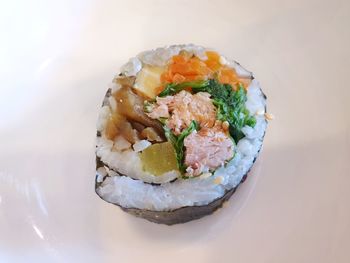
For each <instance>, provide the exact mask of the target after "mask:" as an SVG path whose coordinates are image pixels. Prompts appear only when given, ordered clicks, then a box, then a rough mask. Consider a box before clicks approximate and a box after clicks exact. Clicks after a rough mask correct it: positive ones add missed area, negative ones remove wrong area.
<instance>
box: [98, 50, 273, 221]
mask: <svg viewBox="0 0 350 263" xmlns="http://www.w3.org/2000/svg"><path fill="white" fill-rule="evenodd" d="M268 117H269V115H268V114H267V113H266V97H265V95H264V93H263V92H262V90H261V88H260V86H259V83H258V81H257V80H255V79H254V77H253V74H252V73H251V72H249V71H247V70H246V69H244V68H243V67H242V66H241V65H240V64H238V63H237V62H236V61H234V60H230V59H228V58H226V57H224V56H222V55H220V54H219V53H218V52H216V51H214V50H212V49H207V48H204V47H201V46H196V45H192V44H190V45H173V46H168V47H163V48H157V49H155V50H150V51H145V52H142V53H140V54H138V55H137V56H136V57H133V58H131V59H130V60H129V61H128V62H127V63H126V64H125V65H124V66H122V67H121V70H120V73H119V74H118V75H117V76H115V78H114V79H113V81H112V83H111V84H110V86H109V88H108V90H107V93H106V95H105V97H104V100H103V103H102V108H101V109H100V113H99V117H98V121H97V140H96V179H95V190H96V193H97V194H98V195H99V196H100V197H101V198H102V199H103V200H105V201H107V202H109V203H112V204H115V205H118V206H119V207H121V208H122V209H123V210H124V211H126V212H128V213H130V214H133V215H136V216H138V217H142V218H145V219H147V220H149V221H152V222H156V223H161V224H167V225H172V224H178V223H184V222H188V221H190V220H194V219H198V218H201V217H203V216H205V215H209V214H211V213H213V212H214V211H215V210H216V209H218V208H219V207H221V206H222V204H223V202H224V201H226V200H228V199H229V198H230V197H231V195H232V194H233V193H234V191H235V189H236V188H237V187H238V185H239V184H240V183H242V182H243V181H244V180H245V178H246V177H247V173H248V172H249V170H250V168H251V167H252V165H253V163H254V161H255V159H256V158H257V156H258V154H259V151H260V149H261V146H262V142H263V138H264V135H265V130H266V126H267V119H268Z"/></svg>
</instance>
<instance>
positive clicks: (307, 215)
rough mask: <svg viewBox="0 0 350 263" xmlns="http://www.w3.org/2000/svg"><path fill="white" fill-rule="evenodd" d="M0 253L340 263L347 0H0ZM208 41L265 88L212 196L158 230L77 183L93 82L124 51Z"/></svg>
mask: <svg viewBox="0 0 350 263" xmlns="http://www.w3.org/2000/svg"><path fill="white" fill-rule="evenodd" d="M0 22H1V23H0V29H1V31H0V32H1V34H0V47H1V48H0V57H1V59H0V72H1V75H0V76H1V83H0V84H1V85H0V91H1V93H0V94H1V95H0V145H1V150H0V211H1V212H0V262H155V261H156V262H157V261H159V262H164V261H166V262H168V263H172V262H193V263H195V262H201V263H204V262H208V263H209V262H276V263H279V262H284V263H286V262H293V263H294V262H320V263H321V262H322V263H323V262H344V263H345V262H350V209H349V208H350V205H349V200H350V190H349V189H350V118H349V113H350V103H349V100H350V91H349V90H350V88H349V84H348V83H349V82H348V77H349V73H350V52H349V48H350V30H349V27H350V2H349V1H347V0H334V1H330V0H329V1H301V0H294V1H277V0H276V1H273V0H269V1H203V0H202V1H160V0H158V1H156V0H153V1H92V0H90V1H82V0H81V1H68V0H67V1H30V2H29V1H23V2H21V1H7V2H6V1H3V2H2V4H1V8H0ZM173 43H195V44H200V45H204V46H208V47H213V48H216V49H217V50H219V51H220V52H222V53H223V54H225V55H227V56H228V57H231V58H234V59H236V60H238V61H239V62H241V64H242V65H243V66H245V67H247V68H248V69H250V70H251V71H253V72H255V76H256V78H257V79H258V80H259V81H260V83H261V85H262V87H263V89H264V91H265V93H266V94H267V96H268V109H269V111H270V112H271V113H273V114H274V115H275V116H276V119H275V120H274V121H273V122H271V123H270V125H269V127H268V131H267V135H266V140H265V144H264V149H263V152H262V153H261V156H260V158H259V160H258V162H257V163H256V165H255V167H254V169H253V171H252V172H251V173H250V177H249V178H248V180H247V181H246V182H245V183H244V184H243V185H242V186H241V188H240V189H239V190H238V192H237V193H236V194H235V195H234V196H233V198H232V199H231V200H230V202H229V203H227V204H226V205H225V209H221V210H220V211H218V212H217V213H215V214H214V215H212V216H210V217H206V218H203V219H201V220H199V221H194V222H191V223H188V224H184V225H178V226H173V227H167V226H160V225H155V224H151V223H149V222H146V221H144V220H140V219H137V218H134V217H131V216H129V215H127V214H125V213H123V212H122V211H121V210H119V209H118V208H116V207H114V206H112V205H109V204H107V203H105V202H103V201H101V200H99V199H98V197H97V196H96V195H95V194H94V192H93V187H94V186H93V180H94V178H93V177H94V134H95V121H96V118H97V112H98V107H99V105H100V103H101V100H102V98H103V95H104V92H105V90H106V88H107V84H108V82H109V81H110V80H111V78H112V77H113V75H114V74H115V73H116V72H117V71H118V68H119V67H120V66H121V64H122V63H124V62H125V61H126V60H127V59H128V58H129V57H131V56H134V55H135V54H136V53H138V52H139V51H142V50H145V49H149V48H154V47H158V46H163V45H167V44H173Z"/></svg>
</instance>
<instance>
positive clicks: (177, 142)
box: [164, 121, 199, 173]
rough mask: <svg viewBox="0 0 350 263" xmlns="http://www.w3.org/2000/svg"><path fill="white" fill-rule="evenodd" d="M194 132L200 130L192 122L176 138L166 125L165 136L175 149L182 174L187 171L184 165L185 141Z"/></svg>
mask: <svg viewBox="0 0 350 263" xmlns="http://www.w3.org/2000/svg"><path fill="white" fill-rule="evenodd" d="M194 130H199V125H198V123H197V122H196V121H192V122H191V124H190V125H189V126H188V127H187V128H186V129H185V130H183V131H182V133H181V134H180V135H178V136H176V135H175V134H174V133H173V132H172V131H171V130H170V129H169V128H168V127H167V126H166V125H164V131H165V136H166V137H167V139H168V140H169V141H170V142H171V143H172V145H173V147H174V149H175V153H176V160H177V165H178V168H179V170H180V172H181V173H184V172H185V171H186V166H185V165H184V140H185V138H186V137H187V136H188V135H190V134H191V133H192V132H193V131H194Z"/></svg>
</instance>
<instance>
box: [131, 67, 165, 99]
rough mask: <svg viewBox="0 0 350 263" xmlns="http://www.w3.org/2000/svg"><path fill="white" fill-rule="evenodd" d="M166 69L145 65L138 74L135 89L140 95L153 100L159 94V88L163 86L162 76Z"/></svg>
mask: <svg viewBox="0 0 350 263" xmlns="http://www.w3.org/2000/svg"><path fill="white" fill-rule="evenodd" d="M164 70H165V69H164V68H162V67H155V66H149V65H145V66H144V67H143V68H142V70H141V71H140V72H139V73H138V75H137V78H136V82H135V85H134V89H135V90H136V92H137V93H139V94H140V95H142V96H144V97H146V98H148V99H153V98H155V97H156V96H157V95H158V93H159V87H160V86H161V85H162V83H161V80H160V76H161V75H162V73H163V72H164Z"/></svg>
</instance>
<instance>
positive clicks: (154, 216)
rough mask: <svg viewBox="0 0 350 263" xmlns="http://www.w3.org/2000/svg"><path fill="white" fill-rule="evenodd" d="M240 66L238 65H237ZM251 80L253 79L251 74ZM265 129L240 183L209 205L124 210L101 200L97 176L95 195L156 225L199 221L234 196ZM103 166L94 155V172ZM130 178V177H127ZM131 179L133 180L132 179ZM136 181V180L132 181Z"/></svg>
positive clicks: (125, 209)
mask: <svg viewBox="0 0 350 263" xmlns="http://www.w3.org/2000/svg"><path fill="white" fill-rule="evenodd" d="M236 63H237V64H239V63H238V62H236ZM239 65H240V64H239ZM251 79H252V80H253V79H254V76H253V74H251ZM260 90H261V93H262V95H263V97H264V99H265V100H266V99H267V96H266V95H265V93H264V92H263V90H262V89H261V88H260ZM110 94H111V89H108V90H107V92H106V95H105V98H104V100H103V103H102V106H105V105H106V104H107V99H108V97H109V96H110ZM265 112H267V106H266V105H265ZM265 122H266V124H268V122H267V120H265ZM266 129H267V127H266ZM266 129H265V131H264V134H263V136H262V138H261V141H262V143H261V146H260V148H259V150H258V152H257V154H256V156H255V158H254V160H253V163H252V165H251V166H250V167H249V169H248V171H247V172H246V173H245V174H244V175H243V177H242V179H241V181H240V182H239V183H238V184H237V185H236V186H235V187H233V188H232V189H229V190H226V191H225V193H224V195H223V196H222V197H219V198H217V199H215V200H213V201H212V202H210V203H209V204H206V205H200V206H196V205H194V206H183V207H180V208H177V209H174V210H170V211H155V210H148V209H140V208H126V207H123V206H121V205H120V204H117V203H113V202H109V201H107V200H105V199H103V198H102V197H101V196H100V194H99V193H98V191H97V189H98V187H100V186H101V184H102V182H103V181H104V180H105V179H106V177H107V176H106V177H104V178H103V181H102V182H100V183H99V182H97V178H98V175H96V176H95V193H96V194H97V195H98V196H99V197H100V198H101V199H102V200H103V201H105V202H107V203H110V204H113V205H116V206H118V207H120V208H121V209H122V210H123V211H125V212H127V213H129V214H131V215H134V216H136V217H140V218H144V219H146V220H148V221H150V222H153V223H157V224H165V225H174V224H181V223H186V222H189V221H192V220H197V219H200V218H202V217H204V216H207V215H210V214H212V213H214V212H215V211H216V210H217V209H219V208H221V207H222V206H223V204H224V202H226V201H228V200H229V199H230V197H231V196H232V195H233V194H234V192H235V191H236V190H237V188H238V187H239V186H240V185H241V184H242V183H243V182H244V181H245V180H246V179H247V177H248V174H249V172H250V170H251V169H252V167H253V165H254V163H255V161H256V159H257V158H258V156H259V154H260V151H261V148H262V146H263V141H264V137H265V134H266ZM103 166H107V167H108V165H106V164H104V163H103V162H102V161H101V159H100V158H99V157H98V156H97V155H96V171H97V169H98V168H100V167H103ZM113 171H114V172H116V173H117V174H118V175H119V176H126V175H122V174H120V173H119V172H117V171H115V170H113ZM129 178H131V177H129ZM132 179H133V178H132ZM134 180H136V179H134ZM160 185H161V184H154V186H155V187H157V186H160Z"/></svg>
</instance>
